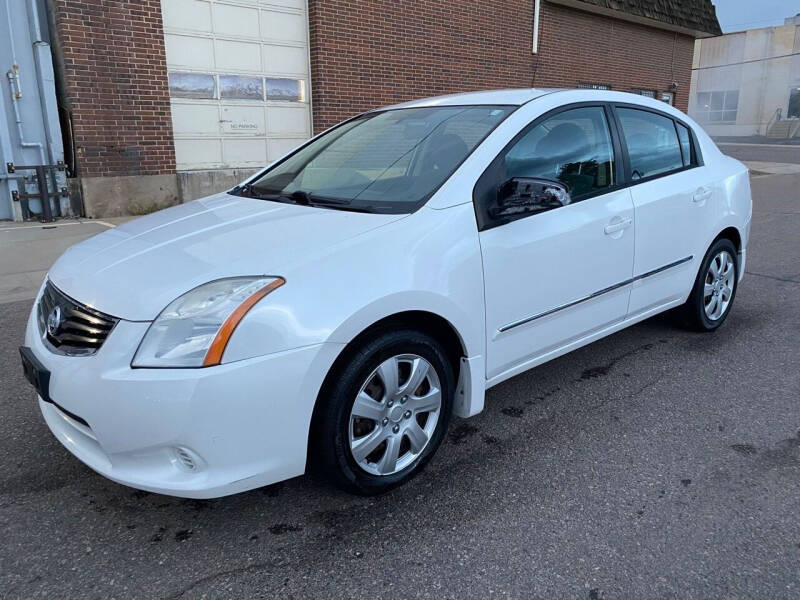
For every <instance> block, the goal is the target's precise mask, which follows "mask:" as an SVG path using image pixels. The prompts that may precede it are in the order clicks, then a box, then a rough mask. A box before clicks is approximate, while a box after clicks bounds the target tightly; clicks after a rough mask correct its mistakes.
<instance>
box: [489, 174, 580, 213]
mask: <svg viewBox="0 0 800 600" xmlns="http://www.w3.org/2000/svg"><path fill="white" fill-rule="evenodd" d="M571 200H572V199H571V197H570V194H569V188H568V187H567V186H566V185H564V184H563V183H561V182H559V181H552V180H550V179H538V178H534V177H512V178H511V179H509V180H508V181H506V182H505V183H504V184H502V185H501V186H500V187H499V188H498V189H497V205H496V206H493V207H492V208H490V209H489V214H490V215H491V216H492V217H506V216H512V215H518V214H523V213H539V212H545V211H548V210H552V209H554V208H560V207H562V206H566V205H567V204H569V203H570V202H571Z"/></svg>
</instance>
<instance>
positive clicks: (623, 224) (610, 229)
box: [603, 219, 633, 235]
mask: <svg viewBox="0 0 800 600" xmlns="http://www.w3.org/2000/svg"><path fill="white" fill-rule="evenodd" d="M631 225H633V219H621V220H619V221H617V222H615V223H609V224H608V225H606V226H605V228H604V229H603V231H605V233H606V235H611V234H613V233H617V232H618V231H622V230H623V229H627V228H628V227H630V226H631Z"/></svg>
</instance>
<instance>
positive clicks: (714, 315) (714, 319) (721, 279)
mask: <svg viewBox="0 0 800 600" xmlns="http://www.w3.org/2000/svg"><path fill="white" fill-rule="evenodd" d="M737 255H738V254H737V252H736V246H734V245H733V242H731V241H730V240H729V239H726V238H722V239H719V240H717V241H716V242H714V243H713V244H712V245H711V248H709V250H708V252H707V253H706V255H705V257H704V258H703V263H702V264H701V266H700V271H699V272H698V274H697V279H696V280H695V283H694V287H693V288H692V292H691V294H689V298H688V300H687V301H686V304H685V305H684V316H685V317H686V319H687V321H688V322H689V324H690V325H691V326H692V327H693V328H694V329H697V330H699V331H714V330H715V329H716V328H717V327H719V326H720V325H722V323H723V322H724V321H725V319H726V318H727V316H728V313H729V312H730V310H731V306H733V299H734V297H735V296H736V287H737V284H738V281H739V262H738V260H737Z"/></svg>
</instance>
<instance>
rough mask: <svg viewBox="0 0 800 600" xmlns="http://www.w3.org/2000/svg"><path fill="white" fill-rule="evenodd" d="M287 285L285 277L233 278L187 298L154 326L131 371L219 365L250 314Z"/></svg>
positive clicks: (198, 289) (163, 313)
mask: <svg viewBox="0 0 800 600" xmlns="http://www.w3.org/2000/svg"><path fill="white" fill-rule="evenodd" d="M284 283H286V281H285V280H284V279H283V278H282V277H263V276H262V277H231V278H230V279H219V280H217V281H211V282H209V283H205V284H203V285H201V286H199V287H196V288H194V289H193V290H191V291H189V292H186V293H185V294H184V295H183V296H181V297H180V298H178V299H177V300H175V301H173V302H172V303H171V304H170V305H169V306H167V307H166V308H165V309H164V310H162V311H161V314H160V315H158V317H156V320H155V321H153V323H152V324H151V325H150V328H149V329H148V330H147V333H146V334H145V335H144V339H143V340H142V343H141V344H139V349H138V350H137V351H136V355H135V356H134V357H133V362H132V363H131V366H132V367H209V366H212V365H218V364H219V363H220V361H221V360H222V354H223V352H224V351H225V347H226V346H227V345H228V340H229V339H230V337H231V334H232V333H233V331H234V329H236V326H237V325H238V324H239V321H241V320H242V318H244V316H245V315H246V314H247V311H248V310H250V309H251V308H252V307H253V306H254V305H255V303H256V302H258V301H259V300H261V298H263V297H264V296H266V295H267V294H269V293H270V292H271V291H273V290H275V289H277V288H279V287H280V286H282V285H283V284H284Z"/></svg>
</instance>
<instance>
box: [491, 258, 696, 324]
mask: <svg viewBox="0 0 800 600" xmlns="http://www.w3.org/2000/svg"><path fill="white" fill-rule="evenodd" d="M693 258H694V255H692V256H687V257H686V258H682V259H680V260H676V261H675V262H672V263H669V264H668V265H664V266H663V267H659V268H657V269H653V270H652V271H647V273H642V274H641V275H637V276H636V277H631V278H630V279H626V280H625V281H620V282H619V283H615V284H614V285H612V286H609V287H607V288H603V289H602V290H598V291H596V292H593V293H591V294H589V295H588V296H584V297H583V298H578V299H577V300H572V301H571V302H567V303H566V304H562V305H561V306H557V307H555V308H551V309H548V310H546V311H544V312H540V313H538V314H535V315H531V316H530V317H525V318H523V319H519V320H518V321H513V322H511V323H508V324H507V325H503V326H502V327H500V328H499V329H498V330H497V332H498V333H505V332H506V331H509V330H510V329H514V328H515V327H519V326H520V325H525V324H526V323H530V322H531V321H535V320H536V319H541V318H542V317H546V316H548V315H552V314H553V313H556V312H559V311H562V310H564V309H567V308H570V307H572V306H575V305H577V304H581V303H582V302H586V301H587V300H592V299H593V298H597V297H598V296H602V295H603V294H607V293H608V292H613V291H614V290H618V289H619V288H622V287H625V286H626V285H631V284H632V283H634V282H636V281H639V280H641V279H645V278H646V277H651V276H653V275H657V274H658V273H661V272H663V271H666V270H667V269H672V268H673V267H677V266H680V265H682V264H684V263H687V262H689V261H691V260H692V259H693Z"/></svg>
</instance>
